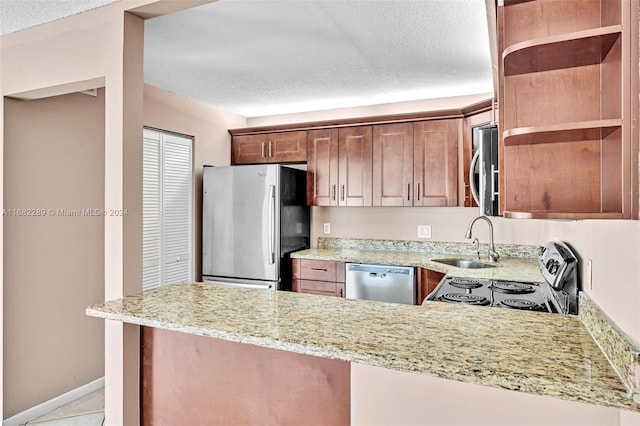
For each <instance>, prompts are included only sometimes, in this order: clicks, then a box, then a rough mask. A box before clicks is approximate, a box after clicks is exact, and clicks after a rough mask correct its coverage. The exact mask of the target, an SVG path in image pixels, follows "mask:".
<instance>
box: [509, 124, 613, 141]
mask: <svg viewBox="0 0 640 426" xmlns="http://www.w3.org/2000/svg"><path fill="white" fill-rule="evenodd" d="M620 127H622V120H621V119H611V120H593V121H579V122H574V123H561V124H550V125H548V126H534V127H517V128H515V129H509V130H506V131H505V132H504V133H503V134H502V136H503V139H504V146H514V145H532V144H541V143H556V142H572V141H584V140H594V139H602V138H606V137H607V136H609V134H611V133H612V132H613V131H615V130H616V129H619V128H620Z"/></svg>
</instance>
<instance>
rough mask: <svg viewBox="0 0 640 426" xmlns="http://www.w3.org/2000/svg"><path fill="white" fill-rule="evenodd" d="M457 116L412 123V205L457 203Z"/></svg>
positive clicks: (453, 204)
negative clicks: (414, 188)
mask: <svg viewBox="0 0 640 426" xmlns="http://www.w3.org/2000/svg"><path fill="white" fill-rule="evenodd" d="M458 122H459V120H458V119H451V120H432V121H421V122H418V123H414V125H413V126H414V127H413V129H414V130H413V149H414V151H413V155H414V172H413V173H414V181H415V185H416V192H417V193H416V199H415V200H414V203H413V205H414V206H456V205H457V204H458V185H457V183H458Z"/></svg>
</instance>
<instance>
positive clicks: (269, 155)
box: [231, 131, 307, 164]
mask: <svg viewBox="0 0 640 426" xmlns="http://www.w3.org/2000/svg"><path fill="white" fill-rule="evenodd" d="M231 153H232V154H231V164H256V163H304V162H305V161H307V132H306V131H301V132H277V133H264V134H257V135H239V136H233V137H232V138H231Z"/></svg>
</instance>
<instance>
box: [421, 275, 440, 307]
mask: <svg viewBox="0 0 640 426" xmlns="http://www.w3.org/2000/svg"><path fill="white" fill-rule="evenodd" d="M445 275H446V274H444V273H442V272H438V271H433V270H431V269H425V268H418V277H417V278H418V297H417V301H418V303H417V304H418V305H420V304H422V302H423V301H424V299H425V297H427V296H428V295H429V293H431V292H432V291H433V290H434V289H435V288H436V287H437V286H438V284H439V283H440V281H442V279H443V278H444V277H445Z"/></svg>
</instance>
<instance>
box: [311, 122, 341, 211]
mask: <svg viewBox="0 0 640 426" xmlns="http://www.w3.org/2000/svg"><path fill="white" fill-rule="evenodd" d="M307 204H309V205H311V206H337V205H338V129H323V130H312V131H310V132H309V137H308V142H307Z"/></svg>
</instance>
